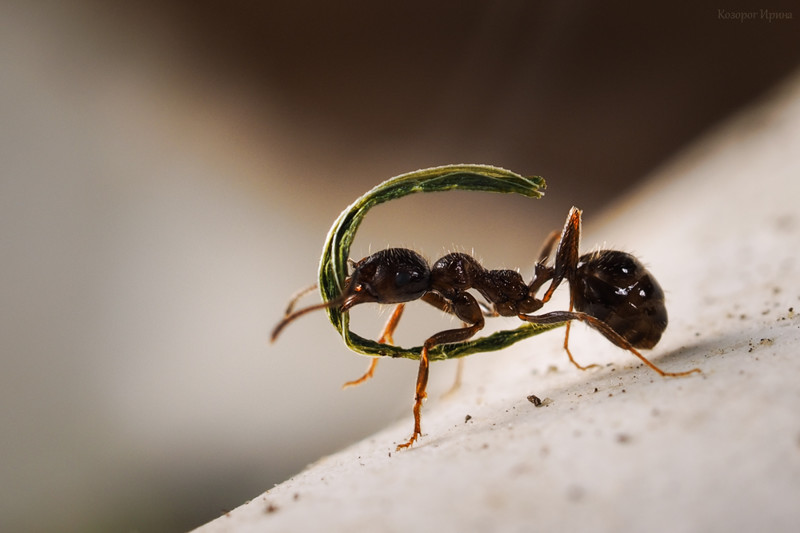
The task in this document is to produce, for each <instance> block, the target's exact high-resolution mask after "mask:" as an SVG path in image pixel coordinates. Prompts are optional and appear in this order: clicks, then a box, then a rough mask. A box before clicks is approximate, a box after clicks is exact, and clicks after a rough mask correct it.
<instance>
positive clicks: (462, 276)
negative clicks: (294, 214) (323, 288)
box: [272, 207, 700, 449]
mask: <svg viewBox="0 0 800 533" xmlns="http://www.w3.org/2000/svg"><path fill="white" fill-rule="evenodd" d="M580 232H581V211H580V210H579V209H577V208H575V207H573V208H572V209H571V210H570V212H569V215H568V216H567V221H566V224H565V225H564V229H563V230H562V232H561V233H560V239H559V233H558V232H553V233H552V234H551V235H550V236H549V237H548V238H547V239H546V240H545V243H544V245H543V246H542V251H541V253H540V255H539V259H538V261H537V262H536V265H535V268H534V276H533V279H532V281H531V282H530V283H529V284H526V283H525V282H524V280H523V279H522V276H521V275H520V274H519V273H518V272H516V271H514V270H487V269H485V268H483V267H482V266H481V265H480V264H479V263H478V261H477V260H476V259H474V258H473V257H471V256H470V255H467V254H464V253H451V254H448V255H446V256H444V257H442V258H441V259H439V260H438V261H436V262H435V263H433V265H432V266H429V265H428V262H427V261H426V260H425V259H424V258H423V257H422V256H421V255H419V254H418V253H416V252H414V251H412V250H408V249H405V248H389V249H386V250H381V251H379V252H376V253H374V254H372V255H370V256H368V257H365V258H364V259H362V260H360V261H358V262H356V263H354V264H353V272H352V274H350V276H349V277H348V278H347V280H346V282H345V287H344V290H343V291H342V294H341V295H340V296H339V297H338V298H336V299H334V300H331V301H329V302H326V303H323V304H318V305H314V306H311V307H307V308H304V309H301V310H299V311H296V312H292V308H293V306H294V303H295V301H296V300H297V299H298V298H299V297H300V296H302V294H305V292H307V291H304V292H303V293H299V294H298V295H297V296H296V297H295V298H294V299H293V300H292V302H291V304H290V305H289V308H288V309H287V312H286V316H285V318H284V319H283V320H282V321H281V322H280V323H279V324H278V325H277V326H276V327H275V329H274V330H273V332H272V340H273V341H274V340H275V339H276V338H277V336H278V334H279V333H280V332H281V330H282V329H283V328H284V326H286V325H287V324H288V323H289V322H291V321H293V320H294V319H296V318H297V317H299V316H301V315H303V314H306V313H308V312H310V311H314V310H316V309H323V308H326V307H339V308H340V309H341V310H342V311H347V310H348V309H350V308H351V307H353V306H355V305H358V304H362V303H368V302H375V303H382V304H387V303H388V304H397V307H396V308H395V310H394V312H393V313H392V315H391V317H390V318H389V320H388V322H387V323H386V326H385V327H384V330H383V333H382V335H381V337H380V339H379V340H378V342H381V343H384V342H388V343H393V341H392V335H393V333H394V330H395V328H396V327H397V323H398V322H399V320H400V316H401V315H402V312H403V308H404V304H405V302H410V301H413V300H422V301H424V302H427V303H429V304H430V305H433V306H434V307H437V308H438V309H441V310H442V311H444V312H447V313H450V314H453V315H455V316H456V317H458V318H459V319H460V320H461V321H462V322H463V323H464V327H461V328H455V329H448V330H445V331H440V332H439V333H436V334H434V335H432V336H430V337H428V339H427V340H426V341H425V343H424V344H423V347H422V352H421V354H420V358H419V372H418V374H417V385H416V394H415V398H414V409H413V412H414V432H413V433H412V435H411V437H410V438H409V439H408V441H407V442H405V443H404V444H401V445H399V446H398V449H400V448H407V447H409V446H411V445H412V444H413V443H414V442H415V441H416V440H417V438H418V437H419V436H420V435H421V429H420V409H421V408H422V401H423V400H424V399H425V397H426V392H425V390H426V387H427V383H428V364H429V360H428V351H429V350H430V349H431V348H433V347H434V346H437V345H439V344H451V343H458V342H463V341H466V340H467V339H469V338H471V337H472V336H473V335H475V334H476V333H477V332H478V331H480V330H481V329H482V328H483V326H484V317H485V316H505V317H517V318H519V319H520V320H524V321H526V322H530V323H533V324H557V323H562V322H565V323H566V335H565V337H564V349H565V350H566V352H567V356H568V357H569V360H570V361H571V362H572V363H573V364H574V365H575V366H577V367H578V368H580V369H581V370H585V369H587V368H589V367H591V366H596V365H589V366H586V367H584V366H581V365H579V364H578V363H577V362H576V361H575V359H574V358H573V357H572V353H571V352H570V350H569V328H570V322H571V321H572V320H579V321H581V322H584V323H586V324H587V325H589V326H590V327H592V328H594V329H595V330H597V331H599V332H600V333H602V334H603V336H605V337H606V338H607V339H608V340H609V341H611V342H612V343H614V344H615V345H616V346H618V347H620V348H623V349H625V350H628V351H629V352H631V353H632V354H634V355H635V356H636V357H638V358H639V359H641V360H642V362H644V363H645V364H646V365H647V366H649V367H650V368H652V369H653V370H655V371H656V372H657V373H658V374H660V375H662V376H670V377H675V376H685V375H687V374H691V373H692V372H700V370H699V369H697V368H694V369H692V370H689V371H686V372H664V371H663V370H661V369H660V368H658V367H657V366H656V365H654V364H653V363H651V362H650V361H649V360H648V359H647V358H645V357H644V356H643V355H642V354H641V353H639V351H638V350H637V348H652V347H653V346H655V345H656V343H658V341H659V339H661V334H662V333H663V332H664V330H665V329H666V327H667V310H666V307H665V306H664V292H663V291H662V289H661V286H660V285H659V284H658V282H657V281H656V279H655V278H654V277H653V276H652V274H650V272H648V271H647V269H646V268H645V267H644V266H643V265H642V264H641V263H640V262H639V261H638V260H637V259H636V258H635V257H634V256H632V255H630V254H628V253H625V252H620V251H617V250H599V251H595V252H591V253H588V254H584V255H579V245H580ZM556 242H557V243H558V246H557V248H556V253H555V261H554V264H552V265H548V264H547V263H548V261H549V257H550V254H551V252H552V251H553V248H554V247H555V246H556ZM548 281H549V282H550V285H549V287H548V288H547V290H546V291H545V293H544V294H543V295H542V297H541V298H537V297H536V293H537V292H538V291H539V289H540V288H541V287H542V286H543V285H544V284H545V283H547V282H548ZM563 281H566V282H567V284H568V285H569V293H570V298H569V310H568V311H552V312H549V313H543V314H532V313H535V312H536V311H538V310H539V309H540V308H541V307H542V306H543V305H544V304H546V303H547V302H548V301H549V300H550V298H551V296H552V295H553V292H554V291H555V290H556V288H557V287H558V286H559V285H560V284H561V283H562V282H563ZM312 288H313V287H312ZM469 289H474V290H475V291H477V292H478V293H479V294H480V295H481V296H483V298H485V299H486V301H487V302H488V303H489V305H488V306H487V305H485V304H483V305H482V304H480V303H479V302H478V300H477V299H476V298H475V296H473V295H472V294H471V293H470V292H468V291H469ZM376 363H377V358H373V360H372V363H371V364H370V367H369V369H368V370H367V372H366V373H365V374H364V375H363V376H362V377H361V378H359V379H357V380H355V381H351V382H348V383H346V384H345V386H349V385H357V384H359V383H362V382H364V381H366V380H367V379H368V378H370V377H372V374H373V372H374V370H375V365H376Z"/></svg>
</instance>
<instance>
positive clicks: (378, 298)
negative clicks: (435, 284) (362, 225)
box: [342, 248, 430, 311]
mask: <svg viewBox="0 0 800 533" xmlns="http://www.w3.org/2000/svg"><path fill="white" fill-rule="evenodd" d="M429 288H430V267H429V266H428V262H427V261H425V259H424V258H423V257H422V256H421V255H419V254H418V253H416V252H414V251H413V250H408V249H405V248H388V249H386V250H381V251H379V252H376V253H374V254H372V255H370V256H368V257H365V258H364V259H362V260H361V261H359V262H357V263H356V264H355V266H354V267H353V273H352V274H351V275H350V277H349V278H347V284H346V285H345V289H344V291H343V297H344V302H343V303H342V311H346V310H348V309H350V308H351V307H353V306H354V305H357V304H361V303H368V302H376V303H382V304H392V303H401V302H410V301H412V300H416V299H418V298H420V297H421V296H422V295H423V294H425V292H427V291H428V289H429Z"/></svg>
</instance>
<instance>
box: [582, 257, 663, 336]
mask: <svg viewBox="0 0 800 533" xmlns="http://www.w3.org/2000/svg"><path fill="white" fill-rule="evenodd" d="M572 297H573V304H574V306H575V309H576V310H578V311H581V312H584V313H586V314H588V315H591V316H593V317H595V318H597V319H598V320H601V321H602V322H605V323H606V324H608V325H609V326H610V327H611V328H612V329H613V330H614V331H616V332H617V333H618V334H620V335H621V336H622V337H624V338H625V340H627V341H628V342H629V343H631V345H633V346H634V347H636V348H652V347H653V346H655V345H656V344H657V343H658V341H659V340H660V339H661V334H662V333H664V330H665V329H666V327H667V308H666V307H665V306H664V291H663V290H662V289H661V286H660V285H659V284H658V281H656V279H655V277H653V275H652V274H651V273H650V272H648V270H647V269H646V268H645V267H644V265H642V263H640V262H639V260H638V259H636V258H635V257H634V256H632V255H631V254H628V253H625V252H620V251H617V250H600V251H597V252H592V253H589V254H585V255H582V256H581V257H580V260H579V261H578V269H577V275H576V276H575V280H574V285H573V292H572Z"/></svg>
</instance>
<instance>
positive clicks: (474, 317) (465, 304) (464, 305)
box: [397, 292, 484, 450]
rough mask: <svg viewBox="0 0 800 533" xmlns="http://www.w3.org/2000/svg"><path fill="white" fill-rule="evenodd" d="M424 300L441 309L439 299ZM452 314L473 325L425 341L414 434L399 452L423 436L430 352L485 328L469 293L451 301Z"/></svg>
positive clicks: (415, 407)
mask: <svg viewBox="0 0 800 533" xmlns="http://www.w3.org/2000/svg"><path fill="white" fill-rule="evenodd" d="M423 300H425V301H427V302H429V303H431V304H432V305H434V306H436V307H439V308H440V309H441V307H440V306H439V305H437V303H439V302H441V300H440V299H438V298H433V299H431V298H423ZM430 300H436V301H437V303H432V302H431V301H430ZM449 302H450V306H449V308H450V309H452V313H453V314H454V315H456V316H457V317H458V318H460V319H461V320H463V321H464V322H465V323H467V324H472V325H471V326H467V327H464V328H458V329H448V330H445V331H440V332H439V333H437V334H436V335H433V336H431V337H430V338H428V340H426V341H425V344H423V346H422V352H421V353H420V355H419V371H418V372H417V386H416V389H415V395H414V409H413V412H414V432H413V433H412V434H411V438H409V439H408V441H407V442H405V443H403V444H400V445H398V446H397V449H398V450H401V449H403V448H408V447H409V446H411V445H412V444H414V442H415V441H416V440H417V438H418V437H419V436H420V435H421V434H422V429H421V422H420V420H421V416H420V411H421V410H422V401H423V400H424V399H425V398H426V397H427V395H428V394H427V392H426V388H427V386H428V373H429V372H428V367H429V364H430V361H429V359H428V352H429V351H430V350H431V348H433V347H434V346H437V345H439V344H452V343H455V342H462V341H465V340H467V339H469V338H470V337H472V336H473V335H475V333H477V332H478V331H480V330H481V329H482V328H483V326H484V320H483V313H481V308H480V306H479V305H478V301H477V300H476V299H475V298H474V297H473V296H472V295H471V294H469V293H468V292H459V293H456V295H455V296H454V297H453V298H450V299H449Z"/></svg>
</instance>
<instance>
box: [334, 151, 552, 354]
mask: <svg viewBox="0 0 800 533" xmlns="http://www.w3.org/2000/svg"><path fill="white" fill-rule="evenodd" d="M544 188H545V181H544V179H543V178H540V177H538V176H532V177H525V176H521V175H519V174H516V173H514V172H511V171H509V170H505V169H502V168H499V167H493V166H489V165H447V166H442V167H434V168H428V169H424V170H417V171H414V172H409V173H407V174H401V175H400V176H396V177H394V178H392V179H390V180H387V181H385V182H383V183H381V184H380V185H378V186H376V187H375V188H373V189H372V190H370V191H369V192H367V193H366V194H364V195H363V196H361V197H360V198H358V199H357V200H356V201H355V202H353V203H352V204H351V205H350V206H348V207H347V209H345V210H344V211H343V212H342V214H341V215H339V217H338V218H337V219H336V222H335V223H334V224H333V226H332V227H331V229H330V231H329V232H328V237H327V239H326V241H325V246H324V248H323V250H322V257H321V258H320V265H319V287H320V292H321V293H322V298H323V300H324V301H330V300H333V299H335V298H336V297H338V296H339V295H340V294H341V292H342V290H343V288H344V285H345V279H346V278H347V258H348V257H349V254H350V245H351V244H352V242H353V239H354V238H355V235H356V232H357V231H358V227H359V225H360V224H361V222H362V221H363V219H364V217H365V216H366V214H367V212H368V211H369V210H370V209H372V208H373V207H375V206H376V205H378V204H381V203H384V202H388V201H391V200H395V199H397V198H401V197H403V196H408V195H409V194H415V193H426V192H441V191H450V190H466V191H484V192H497V193H511V194H521V195H523V196H527V197H530V198H540V197H541V196H542V194H543V192H542V189H544ZM327 312H328V317H329V318H330V321H331V324H333V326H334V327H335V328H336V329H337V331H339V333H340V334H341V335H342V338H343V339H344V342H345V344H346V345H347V346H348V348H350V349H351V350H353V351H355V352H358V353H362V354H365V355H372V356H389V357H405V358H410V359H419V354H420V351H421V350H422V347H421V346H416V347H413V348H402V347H399V346H392V345H389V344H380V343H377V342H375V341H372V340H369V339H365V338H364V337H361V336H359V335H357V334H355V333H353V332H352V331H350V327H349V313H348V312H344V313H342V312H341V311H340V310H339V309H338V308H335V307H333V308H328V309H327ZM560 325H562V324H548V325H541V324H530V323H527V322H526V323H524V324H523V325H522V326H520V327H518V328H516V329H513V330H504V331H498V332H496V333H493V334H491V335H487V336H484V337H478V338H476V339H472V340H469V341H466V342H461V343H457V344H444V345H440V346H436V347H434V348H433V349H432V350H431V351H430V352H429V357H430V359H431V360H434V361H435V360H442V359H452V358H456V357H464V356H465V355H469V354H472V353H476V352H486V351H494V350H501V349H503V348H505V347H507V346H511V345H512V344H514V343H516V342H519V341H521V340H523V339H526V338H528V337H531V336H533V335H537V334H539V333H541V332H543V331H547V330H550V329H553V328H554V327H558V326H560Z"/></svg>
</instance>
